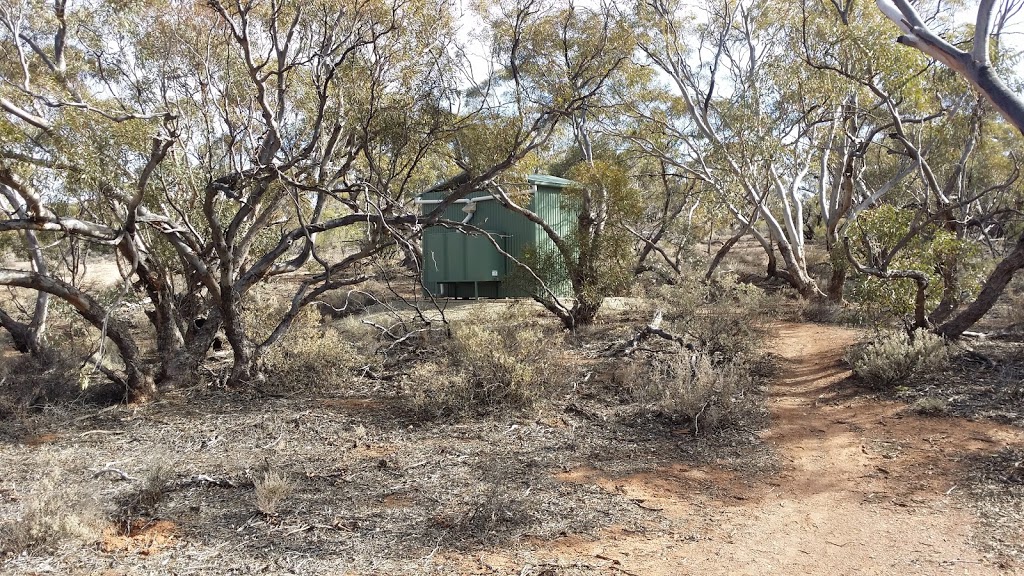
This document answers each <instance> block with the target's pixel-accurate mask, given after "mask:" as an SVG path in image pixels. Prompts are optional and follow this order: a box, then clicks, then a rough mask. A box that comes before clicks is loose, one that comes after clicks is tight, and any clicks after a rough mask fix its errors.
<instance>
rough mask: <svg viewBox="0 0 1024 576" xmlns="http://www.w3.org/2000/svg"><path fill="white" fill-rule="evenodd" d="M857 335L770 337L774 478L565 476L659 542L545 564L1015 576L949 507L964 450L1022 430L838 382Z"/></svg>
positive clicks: (566, 549)
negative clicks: (604, 495)
mask: <svg viewBox="0 0 1024 576" xmlns="http://www.w3.org/2000/svg"><path fill="white" fill-rule="evenodd" d="M856 337H857V334H856V332H854V331H851V330H848V329H843V328H838V327H827V326H816V325H808V324H785V325H782V326H780V327H779V329H778V335H777V340H776V342H777V344H776V349H777V351H778V353H779V354H780V355H781V356H782V359H783V360H782V365H783V373H782V376H781V377H780V380H779V381H777V382H776V383H775V385H774V386H773V391H772V394H771V412H772V416H773V418H772V424H771V426H770V428H769V429H768V430H767V431H766V432H765V433H764V438H765V440H766V441H767V442H769V443H770V444H771V445H772V446H773V448H774V450H775V451H776V453H777V455H778V458H779V460H780V470H779V471H778V473H777V474H767V475H761V476H759V477H757V478H753V479H743V478H741V477H739V476H737V475H735V474H732V473H730V472H727V471H722V470H713V469H712V470H709V469H707V468H689V467H687V466H683V465H679V466H676V467H672V468H669V469H663V470H659V471H656V472H654V473H648V474H643V475H639V476H632V477H626V478H608V477H605V476H602V475H601V474H599V473H591V472H589V471H585V470H584V471H576V472H574V473H571V474H568V475H567V478H566V479H568V480H574V481H580V482H594V483H597V484H599V485H601V486H602V487H604V488H605V489H608V490H616V491H618V492H621V493H623V494H625V495H627V496H629V497H631V498H633V499H635V500H636V501H637V502H638V503H640V505H641V506H643V507H645V508H648V509H651V510H656V511H658V513H660V514H661V515H662V517H663V518H662V522H661V527H662V528H663V530H651V531H646V532H645V533H642V534H639V533H624V532H623V531H618V532H614V531H613V533H610V534H604V535H602V536H601V537H599V538H598V539H594V540H582V539H576V538H566V539H563V540H562V541H560V542H559V543H558V544H557V546H556V548H555V549H554V550H551V551H550V552H551V553H553V554H555V555H556V557H557V558H558V559H559V560H558V562H559V564H560V565H562V566H566V561H567V559H569V558H576V560H575V562H576V563H577V564H576V565H577V566H579V565H580V562H583V560H580V559H581V558H589V560H588V561H587V562H589V564H586V565H587V566H590V567H591V568H594V569H596V570H595V571H598V570H599V571H602V572H607V573H627V574H644V575H654V574H666V575H668V574H697V573H701V574H828V575H834V574H1006V573H1010V572H1013V570H1014V568H1012V567H1010V566H1005V565H1002V566H1000V565H998V563H997V562H996V561H995V560H994V559H992V558H988V557H986V556H985V555H984V554H983V553H982V552H981V551H980V549H979V548H978V547H977V546H976V545H975V544H974V543H973V541H972V539H973V537H974V530H975V527H976V522H977V520H976V518H975V517H974V516H973V515H972V514H971V513H970V512H969V511H966V510H964V509H963V508H961V507H960V506H958V504H957V497H958V493H957V490H958V487H957V486H956V482H957V471H956V467H957V465H958V461H959V460H960V459H961V458H962V457H963V456H966V455H968V454H970V453H972V452H978V451H986V450H993V449H996V448H998V447H1000V446H1003V445H1005V444H1008V443H1013V444H1017V443H1020V442H1021V441H1022V439H1024V438H1022V434H1021V432H1020V431H1019V430H1017V429H1013V428H1007V427H1002V426H998V425H994V424H991V423H988V422H981V423H978V422H970V421H965V420H961V419H955V418H926V417H919V416H914V415H910V414H908V413H907V410H906V406H905V405H902V404H896V403H888V402H879V401H877V400H875V399H870V398H865V397H863V395H860V394H858V393H857V392H856V391H855V390H850V389H849V387H848V386H846V385H841V384H839V383H840V382H841V381H842V380H843V379H844V378H846V377H847V376H848V374H849V372H848V371H847V370H846V369H845V368H844V365H843V363H842V355H843V354H844V352H845V351H846V350H847V349H848V348H849V346H850V345H851V344H852V343H853V342H854V341H855V340H856ZM602 561H603V562H604V564H601V562H602ZM571 564H572V562H570V563H569V565H571Z"/></svg>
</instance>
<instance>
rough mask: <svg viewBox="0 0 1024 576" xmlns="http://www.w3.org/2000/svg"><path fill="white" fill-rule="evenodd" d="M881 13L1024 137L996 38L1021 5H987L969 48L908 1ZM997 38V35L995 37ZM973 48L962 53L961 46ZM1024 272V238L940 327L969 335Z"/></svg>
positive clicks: (880, 2)
mask: <svg viewBox="0 0 1024 576" xmlns="http://www.w3.org/2000/svg"><path fill="white" fill-rule="evenodd" d="M876 4H877V6H878V8H879V10H880V11H881V12H882V13H883V14H884V15H885V16H886V17H887V18H889V19H890V20H891V21H892V22H893V23H894V24H896V26H897V27H898V28H899V30H900V32H901V35H900V36H898V37H897V39H896V41H897V43H899V44H902V45H905V46H907V47H909V48H912V49H915V50H917V51H919V52H921V53H923V54H925V55H927V56H929V57H931V58H934V59H935V60H938V61H939V62H941V63H943V64H944V65H946V66H947V67H949V68H950V69H951V70H953V71H954V72H956V74H957V75H959V76H960V77H962V78H963V79H965V80H966V81H967V82H968V83H970V85H971V86H972V87H973V88H975V89H976V90H977V91H978V92H979V93H981V94H982V95H984V97H985V98H987V99H988V100H989V101H990V102H991V103H992V105H993V106H994V107H995V108H996V109H997V110H998V111H999V113H1000V114H1001V115H1002V116H1003V118H1004V119H1005V120H1006V121H1007V122H1009V123H1010V124H1011V125H1012V126H1014V127H1015V128H1016V129H1017V130H1018V131H1020V132H1024V100H1022V99H1021V98H1020V97H1019V95H1018V94H1017V93H1015V92H1014V91H1013V90H1011V88H1010V87H1009V86H1008V85H1007V83H1006V82H1005V81H1004V80H1003V78H1002V77H1001V74H1000V70H999V68H998V66H996V65H995V63H994V62H993V53H994V52H996V53H998V51H996V50H994V45H993V44H994V43H993V42H992V38H993V36H995V37H996V38H998V37H999V34H1000V32H1002V31H1003V29H1004V28H1005V25H1006V23H1007V22H1008V21H1009V19H1010V18H1011V17H1012V16H1014V15H1016V14H1017V13H1019V12H1020V10H1021V8H1022V4H1021V3H1020V2H1018V1H1016V0H1006V1H1003V2H996V1H995V0H982V1H981V2H980V3H979V5H978V8H977V12H976V13H975V21H974V29H973V34H971V35H970V37H969V39H968V41H967V42H964V43H959V42H951V41H950V40H948V39H946V38H944V37H943V36H942V35H941V34H940V33H936V31H934V30H933V29H932V27H931V26H930V25H929V23H927V22H926V21H925V19H924V18H922V16H921V14H920V13H919V12H918V10H917V9H915V7H914V6H913V5H911V4H910V3H909V2H906V1H905V0H877V2H876ZM993 33H994V34H993ZM964 45H966V46H968V47H969V49H961V48H960V47H959V46H964ZM1021 268H1024V233H1022V234H1021V236H1020V237H1019V238H1018V240H1017V242H1016V244H1015V245H1014V246H1013V247H1012V248H1011V249H1010V250H1009V251H1008V253H1007V254H1006V255H1005V256H1004V257H1003V258H1002V260H1000V261H999V263H998V264H997V265H996V266H995V268H994V269H993V271H992V272H991V273H990V274H989V275H988V277H987V278H986V280H985V282H984V284H983V286H982V289H981V291H980V292H979V294H978V296H977V298H976V299H975V300H974V301H973V302H972V303H970V305H968V306H967V307H966V308H965V309H964V310H962V311H961V312H959V313H958V314H956V315H955V316H953V317H952V318H951V319H949V320H948V321H946V322H944V323H943V324H942V325H941V326H939V328H938V331H939V332H940V333H941V334H943V335H944V336H947V337H957V336H960V335H961V334H963V332H964V331H966V330H967V329H968V328H970V327H971V326H972V325H973V324H974V323H975V322H977V321H978V320H980V319H981V317H982V316H984V315H985V313H986V312H988V311H989V310H990V309H991V308H992V306H993V305H994V304H995V302H996V300H997V299H998V298H999V296H1000V295H1001V294H1002V292H1003V290H1004V289H1005V288H1006V285H1007V284H1009V282H1010V280H1011V279H1012V278H1013V276H1014V274H1015V273H1016V272H1017V271H1019V270H1020V269H1021Z"/></svg>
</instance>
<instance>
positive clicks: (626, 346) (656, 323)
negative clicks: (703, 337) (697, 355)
mask: <svg viewBox="0 0 1024 576" xmlns="http://www.w3.org/2000/svg"><path fill="white" fill-rule="evenodd" d="M663 315H664V313H663V312H662V311H661V310H658V312H657V313H655V314H654V318H652V319H651V321H650V322H649V323H648V324H647V325H646V326H644V327H643V328H641V329H640V330H638V331H637V333H636V334H635V335H634V336H633V337H632V338H630V339H629V340H626V341H625V342H623V343H621V344H613V345H611V346H609V347H608V348H606V349H605V351H604V352H603V353H602V356H605V357H609V358H624V357H626V356H629V355H631V354H633V353H634V352H636V351H637V349H639V348H640V345H641V344H643V343H644V342H646V341H647V340H648V339H650V338H652V337H654V336H657V337H658V338H662V339H664V340H668V341H670V342H675V343H676V344H679V345H680V346H682V347H684V348H686V349H687V350H690V351H693V350H694V346H693V344H691V343H689V342H687V341H686V340H685V339H684V338H682V337H680V336H676V335H675V334H672V333H670V332H667V331H665V330H663V329H662V328H661V321H662V317H663Z"/></svg>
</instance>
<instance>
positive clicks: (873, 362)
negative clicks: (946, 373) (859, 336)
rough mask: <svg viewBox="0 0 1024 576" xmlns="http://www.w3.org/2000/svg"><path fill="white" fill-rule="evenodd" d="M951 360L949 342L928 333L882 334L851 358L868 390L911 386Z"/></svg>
mask: <svg viewBox="0 0 1024 576" xmlns="http://www.w3.org/2000/svg"><path fill="white" fill-rule="evenodd" d="M947 359H948V352H947V350H946V342H945V341H944V340H943V339H942V337H941V336H937V335H935V334H932V333H931V332H928V331H926V330H920V329H919V330H916V331H914V332H913V333H910V334H908V333H907V332H904V331H895V332H888V333H882V334H880V335H879V336H878V338H876V339H875V340H874V341H872V342H871V343H869V344H868V345H867V346H864V347H863V348H860V349H856V350H854V351H853V353H852V354H851V355H850V357H849V358H848V361H849V362H850V365H851V366H852V367H853V373H854V374H855V375H856V376H857V377H858V378H859V379H860V380H861V381H862V382H863V383H864V384H866V385H867V386H869V387H871V388H876V389H886V388H891V387H893V386H897V385H901V384H905V383H909V382H908V380H909V379H910V378H911V377H912V376H914V375H915V374H921V373H924V372H927V371H931V370H936V369H938V368H940V367H941V366H943V365H944V364H945V363H946V361H947Z"/></svg>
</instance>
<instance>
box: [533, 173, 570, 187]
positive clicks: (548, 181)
mask: <svg viewBox="0 0 1024 576" xmlns="http://www.w3.org/2000/svg"><path fill="white" fill-rule="evenodd" d="M526 181H527V182H529V183H530V184H537V185H540V186H552V187H554V188H568V187H569V186H572V185H573V184H575V182H573V181H572V180H566V179H565V178H559V177H558V176H548V175H547V174H530V175H529V176H527V177H526Z"/></svg>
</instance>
